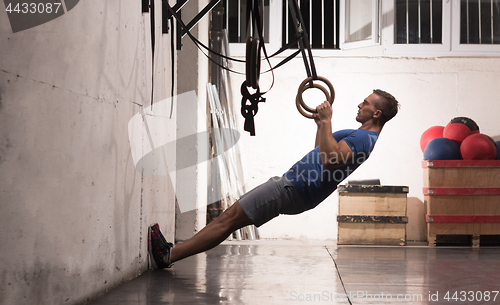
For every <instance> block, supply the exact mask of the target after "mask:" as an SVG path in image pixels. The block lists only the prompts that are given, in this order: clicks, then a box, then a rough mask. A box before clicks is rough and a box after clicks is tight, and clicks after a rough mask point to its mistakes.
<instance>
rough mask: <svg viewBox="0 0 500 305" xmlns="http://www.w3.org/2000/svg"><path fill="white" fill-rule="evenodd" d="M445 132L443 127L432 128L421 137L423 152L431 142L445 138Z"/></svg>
mask: <svg viewBox="0 0 500 305" xmlns="http://www.w3.org/2000/svg"><path fill="white" fill-rule="evenodd" d="M443 130H444V127H443V126H432V127H430V128H429V129H427V130H426V131H424V132H423V133H422V136H421V137H420V149H422V152H424V150H425V147H426V146H427V144H428V143H429V142H430V141H432V140H434V139H435V138H442V137H443Z"/></svg>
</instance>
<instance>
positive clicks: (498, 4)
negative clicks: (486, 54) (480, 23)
mask: <svg viewBox="0 0 500 305" xmlns="http://www.w3.org/2000/svg"><path fill="white" fill-rule="evenodd" d="M492 23H493V35H492V36H493V43H494V44H500V1H494V3H493V22H492Z"/></svg>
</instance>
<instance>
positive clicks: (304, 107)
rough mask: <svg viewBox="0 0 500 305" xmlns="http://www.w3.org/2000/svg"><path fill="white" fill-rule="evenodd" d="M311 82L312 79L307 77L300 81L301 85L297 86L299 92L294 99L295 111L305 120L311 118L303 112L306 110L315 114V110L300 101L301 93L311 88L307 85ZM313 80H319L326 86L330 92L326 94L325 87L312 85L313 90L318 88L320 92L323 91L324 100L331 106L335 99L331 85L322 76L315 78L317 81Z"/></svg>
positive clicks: (310, 115)
mask: <svg viewBox="0 0 500 305" xmlns="http://www.w3.org/2000/svg"><path fill="white" fill-rule="evenodd" d="M313 80H314V79H313V78H312V77H308V78H306V79H305V80H304V81H302V83H301V84H300V86H299V90H298V91H297V98H296V99H295V104H296V105H297V109H298V110H299V112H300V113H301V114H302V115H303V116H305V117H306V118H309V119H312V118H313V116H312V114H309V113H307V112H305V111H304V110H306V111H308V112H310V113H316V112H317V111H316V109H314V108H311V107H309V106H307V105H306V104H305V103H304V100H303V99H302V93H303V92H304V91H306V90H307V89H309V88H311V87H310V85H309V83H310V82H311V81H313ZM315 80H320V81H322V82H324V83H325V84H326V85H327V86H328V89H330V92H328V90H327V89H326V88H325V87H323V86H321V85H318V84H314V83H313V86H314V87H315V88H318V89H320V90H321V91H323V93H324V94H325V96H326V100H327V101H328V102H329V103H330V105H332V104H333V100H334V99H335V90H334V89H333V86H332V83H330V82H329V81H328V80H327V79H326V78H324V77H322V76H317V79H315Z"/></svg>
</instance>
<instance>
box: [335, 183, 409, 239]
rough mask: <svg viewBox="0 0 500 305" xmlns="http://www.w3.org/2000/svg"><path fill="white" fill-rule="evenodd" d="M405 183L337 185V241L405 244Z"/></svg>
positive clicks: (406, 220) (406, 188) (406, 219)
mask: <svg viewBox="0 0 500 305" xmlns="http://www.w3.org/2000/svg"><path fill="white" fill-rule="evenodd" d="M408 190H409V189H408V187H407V186H384V185H340V186H339V187H338V191H339V213H338V216H337V221H338V236H337V244H339V245H392V246H404V245H406V224H407V223H408V217H407V215H406V203H407V194H408Z"/></svg>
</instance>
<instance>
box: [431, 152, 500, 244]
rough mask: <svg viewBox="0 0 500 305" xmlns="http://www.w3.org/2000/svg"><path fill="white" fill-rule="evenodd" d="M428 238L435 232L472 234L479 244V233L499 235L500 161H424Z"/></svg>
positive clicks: (433, 238)
mask: <svg viewBox="0 0 500 305" xmlns="http://www.w3.org/2000/svg"><path fill="white" fill-rule="evenodd" d="M422 167H423V169H424V189H423V191H424V198H425V199H424V201H425V204H426V206H427V215H426V221H427V241H428V244H429V246H435V245H436V235H471V236H472V246H473V247H478V246H479V242H480V236H481V235H499V237H500V161H498V160H478V161H475V160H430V161H423V162H422Z"/></svg>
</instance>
